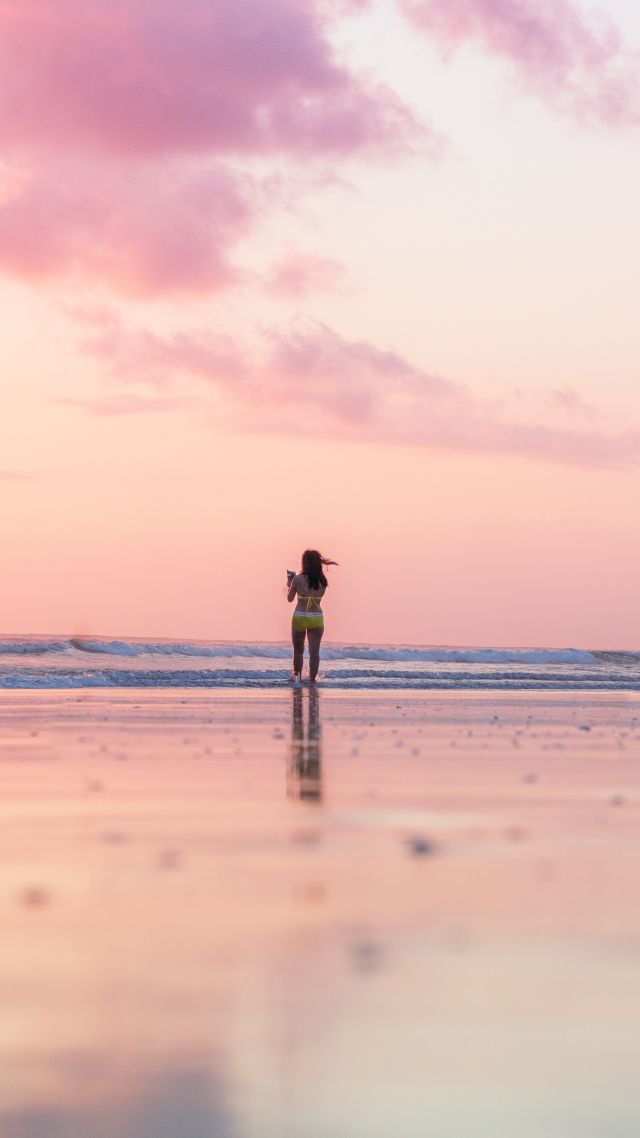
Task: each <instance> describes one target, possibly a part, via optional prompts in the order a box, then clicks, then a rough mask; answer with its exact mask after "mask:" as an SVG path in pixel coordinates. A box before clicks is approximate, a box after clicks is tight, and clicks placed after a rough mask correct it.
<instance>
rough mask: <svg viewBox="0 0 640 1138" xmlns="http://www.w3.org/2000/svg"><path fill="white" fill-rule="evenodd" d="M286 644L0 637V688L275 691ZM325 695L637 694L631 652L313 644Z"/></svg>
mask: <svg viewBox="0 0 640 1138" xmlns="http://www.w3.org/2000/svg"><path fill="white" fill-rule="evenodd" d="M290 668H291V647H290V645H289V644H286V643H280V644H253V643H246V642H244V643H236V644H232V643H229V642H227V641H219V642H215V641H192V642H176V641H170V640H143V639H127V640H111V639H108V638H96V637H92V638H90V639H89V638H88V639H77V638H67V637H64V636H60V637H54V636H26V637H18V636H1V637H0V688H86V687H109V688H110V687H123V688H132V687H134V688H135V687H151V688H168V687H169V688H170V687H226V688H234V687H263V688H265V687H266V688H268V687H281V686H285V685H287V683H288V681H289V673H290ZM319 678H320V681H321V683H322V684H323V686H325V687H328V688H354V689H358V688H399V689H410V690H420V689H443V690H446V689H457V688H460V689H489V690H490V689H497V690H501V689H505V690H509V689H542V690H545V689H556V690H587V691H589V690H612V691H640V652H614V651H607V652H605V651H596V650H594V651H585V650H583V649H573V648H566V649H560V650H559V649H551V648H447V647H416V646H408V645H376V644H352V645H349V644H331V643H326V644H323V648H322V660H321V666H320V677H319Z"/></svg>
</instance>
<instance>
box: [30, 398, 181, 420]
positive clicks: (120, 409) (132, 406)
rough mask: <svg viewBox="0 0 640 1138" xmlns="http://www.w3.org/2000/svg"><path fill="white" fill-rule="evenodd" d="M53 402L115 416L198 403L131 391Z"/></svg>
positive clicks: (179, 408)
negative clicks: (98, 397) (100, 397)
mask: <svg viewBox="0 0 640 1138" xmlns="http://www.w3.org/2000/svg"><path fill="white" fill-rule="evenodd" d="M53 402H54V404H56V405H62V406H66V407H77V408H78V409H79V410H81V411H87V412H88V413H89V414H90V415H104V416H106V417H111V416H114V417H117V416H119V415H149V414H166V413H173V412H175V411H191V410H193V409H194V408H197V407H198V406H199V405H200V404H199V401H198V400H197V399H181V398H179V397H175V398H171V397H167V398H158V397H157V396H155V397H154V396H148V395H146V396H145V395H135V394H133V393H132V392H117V393H115V394H114V395H106V396H104V398H102V399H72V398H69V399H55V400H53Z"/></svg>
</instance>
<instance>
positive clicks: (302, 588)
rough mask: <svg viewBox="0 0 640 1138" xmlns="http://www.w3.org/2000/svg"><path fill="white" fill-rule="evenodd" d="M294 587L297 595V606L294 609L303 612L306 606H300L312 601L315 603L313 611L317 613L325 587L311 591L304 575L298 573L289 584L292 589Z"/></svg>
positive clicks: (321, 586)
mask: <svg viewBox="0 0 640 1138" xmlns="http://www.w3.org/2000/svg"><path fill="white" fill-rule="evenodd" d="M294 585H295V589H296V593H297V594H298V604H297V606H296V608H299V609H302V610H303V611H304V610H305V608H306V605H304V604H302V602H303V601H305V602H306V601H308V600H313V601H314V602H315V604H314V611H315V612H318V611H319V609H320V600H321V599H322V597H323V596H324V594H325V589H326V586H325V585H320V586H319V587H318V588H317V589H312V588H311V586H310V584H309V578H308V577H307V574H306V573H298V574H297V575H296V576H295V577H294V578H293V581H292V582H291V586H292V587H293V586H294Z"/></svg>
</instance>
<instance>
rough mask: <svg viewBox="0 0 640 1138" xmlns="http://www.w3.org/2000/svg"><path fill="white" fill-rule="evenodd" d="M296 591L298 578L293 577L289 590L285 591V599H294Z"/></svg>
mask: <svg viewBox="0 0 640 1138" xmlns="http://www.w3.org/2000/svg"><path fill="white" fill-rule="evenodd" d="M297 592H298V578H297V577H294V578H293V580H292V582H291V584H290V585H289V592H288V593H287V600H288V601H295V599H296V595H297Z"/></svg>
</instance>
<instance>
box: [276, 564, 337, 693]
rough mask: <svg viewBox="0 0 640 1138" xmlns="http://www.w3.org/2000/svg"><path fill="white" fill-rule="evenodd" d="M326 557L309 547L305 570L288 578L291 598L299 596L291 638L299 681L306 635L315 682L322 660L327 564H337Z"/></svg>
mask: <svg viewBox="0 0 640 1138" xmlns="http://www.w3.org/2000/svg"><path fill="white" fill-rule="evenodd" d="M337 564H338V563H337V561H330V560H329V558H328V557H323V556H322V554H321V553H318V550H317V549H305V551H304V553H303V554H302V572H301V573H297V574H296V575H295V576H294V577H292V578H291V579H290V580H289V581H288V585H289V593H288V598H287V599H288V600H289V601H294V600H295V599H296V597H297V598H298V603H297V605H296V608H295V612H294V614H293V617H292V619H291V639H292V641H293V671H292V673H291V679H292V680H293V681H294V682H297V683H299V682H300V680H301V679H302V660H303V657H304V638H305V636H306V637H308V643H309V682H310V683H312V684H314V683H315V682H316V676H317V675H318V667H319V664H320V641H321V640H322V633H323V632H324V616H323V613H322V606H321V604H320V601H321V600H322V598H323V596H324V594H325V590H326V588H327V585H328V584H329V582H328V581H327V578H326V577H325V574H324V566H325V565H337Z"/></svg>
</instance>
